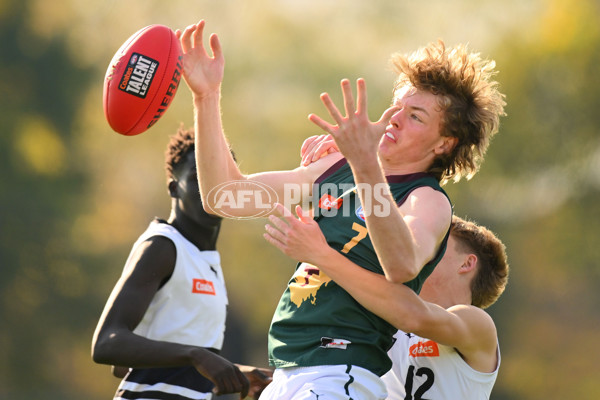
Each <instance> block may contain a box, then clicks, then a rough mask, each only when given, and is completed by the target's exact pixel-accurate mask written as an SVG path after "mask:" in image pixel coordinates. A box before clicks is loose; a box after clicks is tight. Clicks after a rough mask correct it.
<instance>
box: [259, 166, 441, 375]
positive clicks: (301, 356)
mask: <svg viewBox="0 0 600 400" xmlns="http://www.w3.org/2000/svg"><path fill="white" fill-rule="evenodd" d="M387 180H388V184H389V190H390V191H391V193H392V196H393V197H394V199H395V200H396V202H397V204H402V202H404V200H405V199H406V197H407V196H408V194H409V193H410V192H411V191H413V190H414V189H416V188H418V187H423V186H429V187H432V188H433V189H435V190H438V191H440V192H442V193H443V194H444V195H446V193H445V192H444V191H443V190H442V188H441V187H440V185H439V182H438V181H437V179H436V178H435V177H434V176H433V175H430V174H427V173H418V174H410V175H394V176H387ZM354 188H355V183H354V177H353V175H352V171H351V169H350V166H349V165H348V163H347V162H346V160H345V159H342V160H340V161H339V162H337V163H336V164H335V165H333V166H332V167H331V168H330V169H329V170H327V171H326V172H325V173H324V174H323V175H322V176H321V177H320V178H319V179H318V180H317V182H316V184H315V187H314V189H313V191H314V192H315V193H317V194H316V197H315V196H313V198H315V199H316V198H318V207H317V205H316V204H315V205H314V207H313V208H314V209H315V220H316V221H317V222H318V224H319V226H320V228H321V230H322V231H323V234H324V235H325V238H326V239H327V242H328V243H329V245H330V246H331V247H333V248H335V249H336V250H338V251H339V252H341V253H342V254H344V255H345V256H346V257H348V258H349V259H350V260H352V261H353V262H354V263H356V264H358V265H360V266H361V267H363V268H366V269H368V270H369V271H372V272H376V273H378V274H383V269H382V267H381V265H380V264H379V261H378V259H377V255H376V254H375V250H374V249H373V244H372V243H371V240H370V238H369V235H368V232H367V228H366V223H365V217H364V211H363V207H362V206H361V204H360V201H359V198H358V195H357V193H356V190H354ZM376 189H377V188H374V189H373V190H376ZM373 195H374V196H375V195H376V193H375V192H374V193H373ZM446 196H447V195H446ZM317 208H318V210H317ZM317 211H318V212H317ZM373 212H377V210H375V209H374V210H373ZM448 234H449V232H448V233H447V234H446V236H445V238H444V241H443V243H442V244H441V246H440V249H439V250H438V252H437V254H436V256H435V257H434V258H433V259H432V260H431V261H430V262H429V263H427V264H426V265H425V266H424V268H423V269H422V271H421V273H420V274H419V275H418V276H417V277H416V278H415V279H414V280H412V281H410V282H407V283H406V285H407V286H409V287H410V288H411V289H413V290H414V291H415V292H417V293H419V291H420V290H421V286H422V284H423V281H424V280H425V278H427V276H429V274H431V272H432V271H433V269H434V267H435V265H436V264H437V263H438V262H439V260H440V259H441V258H442V256H443V254H444V252H445V249H446V243H447V240H448ZM395 332H396V329H395V328H394V327H393V326H392V325H390V324H388V323H387V322H386V321H384V320H383V319H381V318H379V317H377V316H376V315H375V314H373V313H371V312H370V311H368V310H367V309H365V308H364V307H362V306H361V305H360V304H359V303H358V302H356V301H355V300H354V299H353V298H352V296H350V295H349V294H348V292H346V291H345V290H344V289H342V288H341V287H340V286H339V285H337V284H336V283H335V282H334V281H332V280H331V279H330V278H329V277H328V276H327V275H326V274H325V273H324V272H323V271H320V270H319V268H318V266H314V265H310V264H307V263H300V264H298V266H297V268H296V272H295V273H294V275H293V276H292V279H291V280H290V281H289V283H288V287H287V289H286V290H285V292H284V293H283V295H282V297H281V299H280V301H279V304H278V306H277V310H276V311H275V315H274V316H273V321H272V322H271V328H270V330H269V362H270V364H271V365H272V366H274V367H276V368H287V367H308V366H318V365H355V366H359V367H362V368H365V369H367V370H369V371H371V372H373V373H375V374H377V375H378V376H381V375H383V374H384V373H385V372H387V371H388V370H389V369H390V368H391V365H392V362H391V361H390V359H389V358H388V356H387V351H388V350H389V348H390V347H391V345H392V343H393V337H392V336H393V334H394V333H395Z"/></svg>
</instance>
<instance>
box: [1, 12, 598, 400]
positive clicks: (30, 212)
mask: <svg viewBox="0 0 600 400" xmlns="http://www.w3.org/2000/svg"><path fill="white" fill-rule="evenodd" d="M199 19H206V20H207V28H206V30H207V31H208V32H217V33H218V34H219V36H220V38H221V42H222V45H223V48H224V52H225V57H226V72H225V74H226V75H225V81H224V83H223V118H224V126H225V129H226V132H227V134H228V136H229V138H230V141H231V143H232V145H233V148H234V150H235V152H236V155H237V158H238V160H239V161H240V164H241V168H242V169H243V170H244V171H245V172H258V171H261V170H267V169H282V168H286V169H287V168H293V167H295V166H296V165H297V164H298V163H299V161H300V158H299V148H300V145H301V143H302V141H303V139H304V138H306V137H307V136H310V135H313V134H316V133H319V132H318V131H317V130H316V128H315V126H314V125H312V124H311V123H309V122H308V121H307V118H306V117H307V115H308V114H309V113H310V112H317V113H321V114H323V111H324V109H323V106H322V104H321V103H320V101H319V94H320V93H321V92H323V91H329V92H331V93H332V94H333V95H334V99H337V100H338V101H339V81H340V80H341V79H342V78H350V79H356V78H358V77H364V78H365V79H366V81H367V84H368V90H369V109H370V111H371V113H372V116H373V117H375V116H379V115H380V113H381V111H382V110H383V109H384V108H385V107H386V106H387V105H388V103H389V101H390V95H391V88H392V80H393V78H394V76H393V75H392V73H391V72H390V70H389V69H388V64H387V61H388V57H389V55H390V54H391V53H393V52H396V51H402V52H405V51H412V50H414V49H416V48H417V47H419V46H421V45H424V44H427V43H428V42H431V41H435V40H437V39H440V38H441V39H443V40H444V41H445V42H446V43H447V44H449V45H454V44H457V43H459V42H462V43H468V44H469V45H470V47H471V48H472V49H473V50H476V51H478V52H481V54H482V55H483V56H484V57H485V58H493V59H495V60H496V62H497V66H498V69H499V71H500V73H499V75H498V76H497V78H498V80H499V81H500V83H501V90H502V91H503V92H504V93H505V94H506V96H507V103H508V106H507V110H506V111H507V113H508V116H507V117H505V118H503V119H502V122H501V128H500V133H499V134H498V135H497V136H496V138H495V139H494V140H493V142H492V144H491V146H490V149H489V151H488V154H487V159H486V161H485V163H484V164H483V167H482V169H481V171H480V173H479V174H478V175H476V176H475V178H473V179H472V180H471V181H470V182H460V183H459V184H452V183H450V184H448V185H447V190H448V192H449V193H450V195H451V197H452V198H453V200H454V202H455V210H456V213H457V214H458V215H460V216H463V217H468V218H471V219H474V220H476V221H478V222H479V223H482V224H484V225H486V226H488V227H489V228H491V229H492V230H493V231H495V232H496V233H497V234H498V236H500V238H501V239H502V240H503V241H504V242H505V243H506V245H507V248H508V255H509V261H510V264H511V267H512V271H511V277H510V283H509V285H508V288H507V290H506V292H505V294H504V295H503V296H502V297H501V298H500V300H499V302H498V303H497V304H496V305H494V306H492V307H491V308H490V309H489V312H490V313H491V314H492V316H493V317H494V319H495V320H496V323H497V326H498V332H499V338H500V347H501V351H502V365H501V368H500V373H499V376H498V380H497V383H496V386H495V388H494V392H493V393H492V399H494V400H508V399H511V400H513V399H544V400H546V399H598V398H600V368H599V367H598V360H599V359H600V347H599V346H598V342H599V341H600V318H599V315H600V314H599V311H598V310H599V309H600V290H599V288H600V268H599V265H598V264H599V259H600V234H599V233H598V230H599V228H600V226H599V225H600V223H599V221H600V132H599V131H600V111H599V110H600V78H599V77H600V24H599V23H598V21H599V20H600V4H599V2H598V1H597V0H545V1H543V0H539V1H527V0H503V1H494V2H491V1H480V0H460V1H445V0H428V1H418V2H417V1H400V0H372V1H363V0H344V1H341V0H340V1H333V0H303V1H300V0H254V1H232V0H213V1H208V0H187V1H182V0H169V1H158V0H152V1H150V0H127V1H116V0H102V1H100V0H86V1H82V0H56V1H50V0H20V1H17V0H0V60H1V61H0V72H1V75H0V131H1V133H0V178H1V189H0V210H1V211H0V266H1V268H0V399H7V400H9V399H10V400H21V399H22V400H25V399H27V400H29V399H61V400H71V399H73V400H74V399H78V400H79V399H89V400H96V399H98V400H100V399H108V398H111V396H112V395H113V393H114V390H115V388H116V386H117V384H118V380H117V379H116V378H113V377H112V376H111V374H110V370H109V367H107V366H101V365H96V364H94V363H93V362H92V360H91V358H90V343H91V338H92V333H93V330H94V328H95V325H96V322H97V320H98V317H99V316H100V312H101V310H102V308H103V306H104V302H105V301H106V299H107V297H108V295H109V293H110V291H111V289H112V287H113V285H114V283H115V281H116V279H117V278H118V276H119V274H120V271H121V269H122V267H123V263H124V262H125V258H126V256H127V254H128V252H129V249H130V246H131V244H132V243H133V241H134V240H135V239H136V238H137V236H138V235H139V234H140V233H141V232H142V231H143V230H144V229H145V227H146V225H147V224H148V222H149V221H150V219H151V218H152V217H154V216H160V217H167V216H168V212H169V207H170V200H169V197H168V196H167V188H166V183H165V176H164V165H163V159H164V158H163V154H164V148H165V145H166V143H167V138H168V136H169V135H171V134H173V133H174V131H175V130H176V128H177V127H178V126H179V124H180V123H183V124H185V125H187V126H190V125H191V124H192V122H193V121H192V106H191V96H190V93H189V90H188V89H187V87H186V86H185V84H183V83H182V85H181V87H180V90H179V92H178V94H177V97H176V99H175V101H174V103H173V105H172V107H171V108H170V109H169V111H168V112H167V114H166V115H165V116H164V117H163V119H161V120H160V121H159V122H158V123H157V124H156V125H155V126H154V127H153V128H152V129H151V130H149V131H148V132H146V133H144V134H142V135H139V136H135V137H125V136H121V135H118V134H116V133H114V132H112V131H111V130H110V128H109V127H108V124H107V123H106V121H105V120H104V114H103V111H102V84H103V78H104V73H105V71H106V67H107V66H108V62H109V61H110V59H111V58H112V55H113V54H114V52H115V51H116V50H117V48H118V47H119V46H120V45H121V43H122V42H123V41H124V40H125V39H126V38H127V37H129V36H130V35H131V34H132V33H133V32H135V31H137V30H138V29H140V28H142V27H144V26H146V25H150V24H165V25H168V26H170V27H172V28H173V29H177V28H185V26H187V25H189V24H191V23H194V22H197V21H198V20H199ZM263 226H264V221H261V220H254V221H226V222H225V224H224V227H223V230H222V235H221V239H220V241H219V249H220V250H221V252H222V256H223V260H222V261H223V267H224V270H225V273H226V278H227V282H228V292H229V295H230V323H229V328H228V332H227V341H226V348H225V353H226V355H227V356H228V357H229V358H230V359H231V360H232V361H235V362H240V363H246V364H254V365H259V366H266V365H267V361H266V335H267V329H268V326H269V322H270V319H271V316H272V313H273V311H274V308H275V305H276V302H277V300H278V299H279V296H280V295H281V293H282V291H283V289H284V286H285V284H286V282H287V279H288V278H289V276H290V275H291V273H292V270H293V268H294V262H293V261H292V260H291V259H288V258H287V257H285V256H283V255H281V254H280V253H279V252H278V251H277V250H276V249H274V248H272V247H270V246H269V245H267V243H266V242H265V241H264V239H262V236H261V235H262V232H263Z"/></svg>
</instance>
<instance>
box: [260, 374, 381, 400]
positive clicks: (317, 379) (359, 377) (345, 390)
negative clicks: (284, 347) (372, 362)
mask: <svg viewBox="0 0 600 400" xmlns="http://www.w3.org/2000/svg"><path fill="white" fill-rule="evenodd" d="M386 397H387V391H386V388H385V384H384V383H383V381H382V380H381V378H380V377H378V376H377V375H375V374H374V373H372V372H370V371H368V370H366V369H364V368H361V367H356V366H352V365H321V366H317V367H296V368H277V369H276V370H275V372H274V373H273V381H272V382H271V383H270V384H269V386H267V387H266V388H265V390H264V391H263V392H262V394H261V396H260V400H309V399H310V400H383V399H385V398H386Z"/></svg>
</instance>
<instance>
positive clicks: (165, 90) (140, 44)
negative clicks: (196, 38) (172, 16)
mask: <svg viewBox="0 0 600 400" xmlns="http://www.w3.org/2000/svg"><path fill="white" fill-rule="evenodd" d="M181 55H182V51H181V45H180V43H179V40H178V39H177V37H176V36H175V32H173V30H171V29H170V28H169V27H167V26H164V25H150V26H147V27H145V28H142V29H140V30H139V31H137V32H136V33H134V34H133V35H132V36H131V37H130V38H129V39H127V41H126V42H125V43H123V45H122V46H121V48H119V50H117V52H116V54H115V55H114V57H113V59H112V60H111V62H110V65H109V66H108V69H107V70H106V76H105V77H104V90H103V103H104V115H105V116H106V119H107V121H108V123H109V125H110V127H111V128H112V129H113V130H114V131H115V132H118V133H120V134H123V135H128V136H131V135H137V134H139V133H142V132H144V131H146V130H147V129H148V128H150V127H151V126H152V125H154V123H156V121H158V120H159V118H160V117H161V116H162V115H163V114H164V113H165V111H166V110H167V108H168V107H169V105H170V104H171V102H172V101H173V98H174V97H175V93H176V92H177V88H178V87H179V80H180V78H181Z"/></svg>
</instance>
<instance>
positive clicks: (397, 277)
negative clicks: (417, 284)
mask: <svg viewBox="0 0 600 400" xmlns="http://www.w3.org/2000/svg"><path fill="white" fill-rule="evenodd" d="M421 269H422V266H421V265H419V264H417V263H416V262H406V260H404V262H402V263H397V264H396V265H393V266H392V267H391V268H385V271H386V274H385V276H386V278H387V280H388V281H390V282H392V283H396V284H401V283H406V282H410V281H412V280H413V279H415V278H416V277H417V276H418V275H419V272H421Z"/></svg>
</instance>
